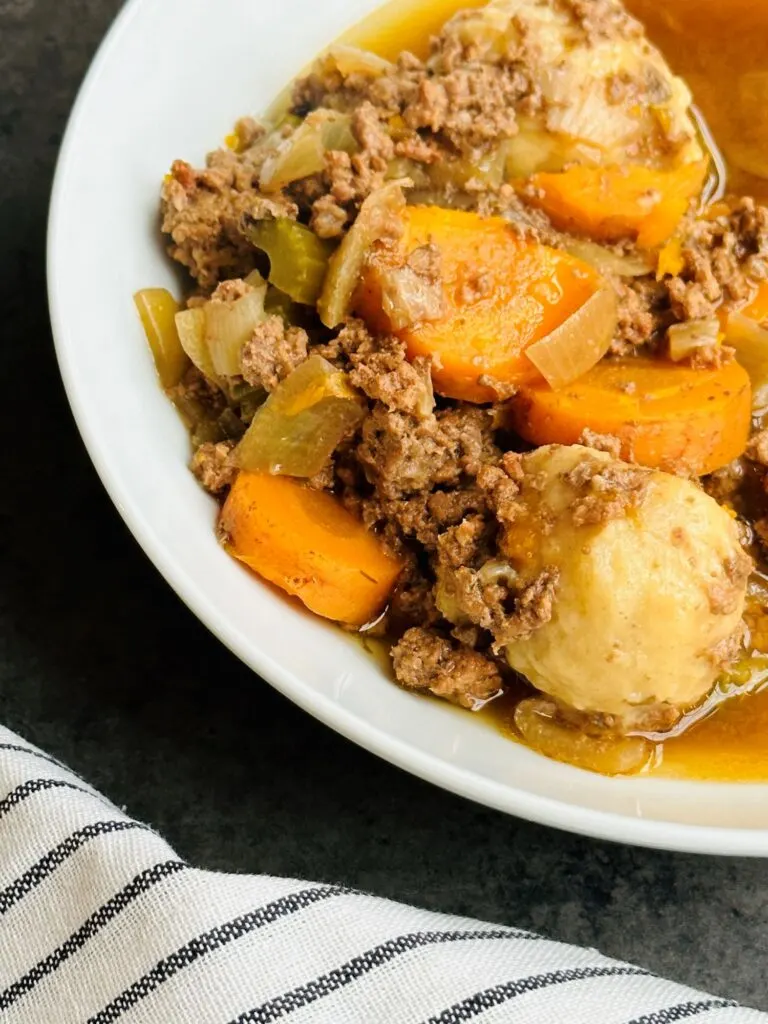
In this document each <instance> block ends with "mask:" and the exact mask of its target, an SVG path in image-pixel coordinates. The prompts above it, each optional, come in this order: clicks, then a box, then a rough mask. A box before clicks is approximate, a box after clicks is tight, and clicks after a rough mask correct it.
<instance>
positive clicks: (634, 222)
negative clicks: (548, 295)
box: [526, 160, 708, 249]
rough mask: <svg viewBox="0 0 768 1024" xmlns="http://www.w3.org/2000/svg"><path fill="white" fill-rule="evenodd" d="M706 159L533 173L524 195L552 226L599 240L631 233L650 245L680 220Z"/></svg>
mask: <svg viewBox="0 0 768 1024" xmlns="http://www.w3.org/2000/svg"><path fill="white" fill-rule="evenodd" d="M707 166H708V165H707V161H706V160H699V161H696V162H695V163H689V164H681V166H680V167H676V168H673V169H672V170H667V171H662V170H655V169H654V168H652V167H641V166H637V165H635V166H630V167H625V168H622V167H609V168H603V167H581V166H579V167H571V168H569V169H568V170H567V171H560V172H557V173H539V174H534V175H533V177H532V178H531V179H530V181H529V185H530V188H526V194H527V195H528V196H529V198H530V201H531V202H532V203H534V204H535V205H536V206H540V207H541V208H542V209H543V210H544V211H545V213H547V214H548V215H549V217H550V219H551V220H552V222H553V224H555V226H556V227H559V228H562V229H563V230H566V231H577V232H580V233H582V234H585V235H589V237H590V238H597V239H600V240H601V241H609V242H610V241H618V240H619V239H621V238H634V239H636V240H637V243H638V245H640V246H642V247H643V248H647V249H652V248H655V247H656V246H658V245H662V244H663V243H664V242H665V241H666V240H667V239H668V238H669V237H670V235H671V234H672V233H673V232H674V230H675V228H676V227H677V225H678V224H679V223H680V220H681V219H682V217H683V215H684V214H685V212H686V210H687V209H688V205H689V203H690V201H691V199H693V198H694V196H697V195H698V194H699V193H700V192H701V189H702V187H703V185H704V179H705V177H706V174H707Z"/></svg>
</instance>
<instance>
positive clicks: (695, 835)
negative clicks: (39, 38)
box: [46, 0, 768, 857]
mask: <svg viewBox="0 0 768 1024" xmlns="http://www.w3.org/2000/svg"><path fill="white" fill-rule="evenodd" d="M149 2H151V0H127V2H126V3H125V5H124V6H123V7H122V9H121V10H120V11H119V12H118V14H117V16H116V17H115V19H114V21H113V22H112V24H111V26H110V28H109V30H108V31H107V33H106V35H105V36H104V38H103V40H102V42H101V43H100V45H99V47H98V49H97V51H96V54H95V56H94V57H93V60H92V61H91V64H90V66H89V68H88V71H87V73H86V75H85V77H84V78H83V81H82V83H81V85H80V87H79V89H78V93H77V97H76V100H75V103H74V105H73V107H72V110H71V113H70V115H69V118H68V121H67V125H66V130H65V132H64V136H63V140H62V144H61V148H60V151H59V155H58V158H57V161H56V168H55V173H54V179H53V186H52V190H51V198H50V205H49V212H48V228H47V246H46V248H47V254H46V268H47V286H48V303H49V311H50V319H51V326H52V333H53V340H54V349H55V353H56V358H57V361H58V365H59V371H60V373H61V377H62V380H63V383H64V388H65V392H66V395H67V399H68V402H69V405H70V408H71V410H72V414H73V416H74V420H75V423H76V426H77V428H78V431H79V433H80V436H81V438H82V441H83V444H84V445H85V448H86V451H87V452H88V455H89V457H90V459H91V461H92V463H93V465H94V468H95V469H96V472H97V474H98V476H99V478H100V480H101V483H102V485H103V486H104V488H105V490H106V492H107V494H108V495H109V497H110V499H111V501H112V502H113V504H114V505H115V507H116V508H117V510H118V512H119V513H120V515H121V517H122V519H123V521H124V522H125V524H126V526H127V527H128V529H129V530H130V532H131V533H132V535H133V536H134V538H135V539H136V541H137V542H138V544H139V545H140V547H141V548H142V550H143V552H144V554H145V555H146V556H147V557H148V558H149V560H150V561H151V562H152V563H153V564H154V566H155V568H156V569H157V570H158V571H159V572H160V574H161V575H162V576H163V577H164V578H165V580H166V581H167V582H168V583H169V585H170V586H171V587H172V589H173V590H174V591H175V592H176V594H177V595H178V596H179V598H180V599H181V600H182V601H183V602H184V603H185V604H186V605H187V607H188V608H189V609H190V610H191V611H192V613H193V614H194V615H195V616H196V617H197V618H198V619H199V620H200V621H201V622H202V623H203V624H204V625H205V626H206V627H207V628H208V629H209V630H210V631H211V632H212V633H213V634H214V635H215V636H216V637H217V638H218V639H219V640H220V641H221V642H222V643H223V644H224V645H225V646H226V647H228V648H229V650H231V651H232V652H233V653H234V654H235V655H236V656H237V657H238V658H239V659H240V660H241V661H243V662H244V663H245V664H246V665H248V666H249V667H250V668H252V669H253V670H254V671H255V672H257V673H258V675H259V676H261V677H262V678H263V679H264V680H265V681H266V682H268V683H269V684H270V685H272V686H274V687H275V688H276V689H277V690H278V691H279V692H280V693H282V694H283V695H284V696H286V697H288V698H289V699H290V700H291V701H292V702H294V703H295V704H297V705H298V706H299V707H301V708H302V709H303V710H304V711H307V712H309V713H310V714H311V715H313V717H315V718H317V719H318V720H319V721H321V722H323V723H324V724H325V725H327V726H330V727H331V728H333V729H334V730H335V731H337V732H338V733H340V734H341V735H342V736H344V737H345V738H347V739H349V740H352V741H353V742H355V743H357V744H358V745H360V746H361V747H363V748H365V749H366V750H368V751H370V752H372V753H374V754H376V755H377V756H379V757H381V758H383V759H384V760H387V761H389V762H390V763H392V764H394V765H396V766H397V767H399V768H402V769H405V770H406V771H408V772H410V773H412V774H413V775H416V776H417V777H419V778H421V779H424V780H426V781H428V782H431V783H433V784H434V785H437V786H440V787H441V788H443V789H446V790H448V791H450V792H453V793H455V794H457V795H459V796H463V797H466V798H468V799H470V800H473V801H475V802H477V803H480V804H482V805H485V806H487V807H490V808H493V809H495V810H499V811H502V812H504V813H507V814H512V815H515V816H517V817H520V818H523V819H525V820H528V821H531V822H534V823H536V824H540V825H548V826H551V827H554V828H559V829H562V830H564V831H566V832H571V833H574V834H578V835H584V836H587V837H590V838H594V839H600V840H608V841H612V842H618V843H625V844H631V845H636V846H641V847H650V848H655V849H663V850H669V851H675V852H686V853H708V854H716V855H729V856H731V855H740V856H754V857H759V856H768V829H748V828H737V827H730V826H729V827H719V826H709V825H692V824H682V823H676V822H672V821H662V820H654V819H645V818H641V817H640V818H631V817H628V816H626V815H622V814H619V813H614V812H609V811H601V810H596V809H593V808H586V807H582V806H576V805H574V804H571V803H568V802H567V801H565V800H556V799H553V798H551V797H546V796H542V795H538V794H534V793H527V792H525V791H523V790H520V789H517V788H515V787H514V786H512V785H509V784H507V783H501V782H496V781H494V780H489V779H487V778H484V777H482V776H480V775H479V774H477V773H475V772H473V771H471V770H469V769H466V768H460V767H457V766H456V765H454V764H451V763H450V762H448V761H445V760H443V759H441V758H440V757H438V756H435V755H432V754H430V753H427V752H425V751H423V750H419V749H418V748H416V747H415V746H412V745H411V744H409V743H407V742H405V741H403V740H400V739H398V738H397V737H395V736H393V735H391V734H390V733H388V732H387V731H386V730H385V729H381V728H378V727H377V726H375V725H374V724H373V723H371V722H368V721H365V720H363V719H362V718H360V717H359V716H358V715H356V714H354V713H353V712H351V711H349V710H347V709H345V708H343V707H340V706H339V705H338V704H336V703H334V702H333V701H332V700H331V699H329V698H328V697H326V696H324V695H323V694H321V693H319V692H317V691H315V690H313V689H312V688H311V687H310V686H309V685H307V684H306V683H305V682H303V681H302V679H301V678H299V676H297V675H295V674H293V673H292V672H290V671H288V670H286V669H284V668H283V667H282V666H281V665H280V664H279V662H277V661H276V660H274V659H272V658H271V657H269V656H268V655H266V654H265V653H264V652H263V651H261V650H259V648H258V646H257V645H256V644H254V645H253V647H252V648H251V649H247V650H246V649H245V645H244V644H242V643H241V642H240V639H239V637H238V636H237V635H236V633H235V632H234V631H233V630H231V629H230V628H229V627H228V623H227V621H226V620H225V619H224V617H223V616H221V615H219V613H218V612H217V610H216V609H215V608H214V607H212V606H211V604H210V602H209V601H208V599H207V597H206V595H205V593H204V591H203V590H202V588H201V587H200V586H199V585H198V584H197V582H196V581H195V580H194V579H193V578H192V576H191V575H190V573H189V572H188V571H187V570H186V568H185V566H184V565H182V564H180V563H179V561H178V560H176V559H174V558H173V557H171V556H169V555H168V553H167V552H166V551H165V550H164V549H163V547H162V545H160V544H157V543H156V542H155V539H154V537H153V535H152V531H151V529H150V527H149V524H148V522H147V521H146V519H145V517H144V516H143V514H142V511H141V509H140V507H139V504H138V502H137V501H136V500H135V499H134V496H133V494H132V492H131V488H130V487H129V486H126V485H125V484H124V481H122V480H121V479H120V475H119V474H118V473H117V472H115V471H114V470H113V468H112V466H111V464H110V459H109V451H108V444H107V443H106V442H105V441H104V440H103V439H102V438H101V437H100V435H99V432H98V431H97V430H95V429H94V426H93V424H92V422H91V411H90V409H89V402H88V395H87V389H83V388H81V386H80V384H79V382H78V380H77V377H76V374H75V373H74V371H73V365H72V362H71V360H70V350H69V345H68V342H67V332H66V329H65V318H64V316H63V314H62V305H63V303H62V296H61V292H60V289H59V283H58V273H57V267H58V265H59V262H60V259H61V258H62V256H60V253H63V251H64V250H63V248H62V245H63V238H62V231H61V222H62V217H63V208H64V202H65V198H66V185H67V177H68V172H69V167H70V164H71V162H72V159H73V154H74V152H75V150H76V145H77V133H78V129H79V126H80V122H81V118H82V114H83V110H84V108H85V106H86V104H87V101H88V98H89V96H90V94H91V92H92V90H94V89H95V88H96V86H97V83H98V78H99V74H100V71H101V69H102V68H103V67H104V66H105V65H106V64H107V63H108V62H109V61H110V59H111V57H112V54H113V51H115V50H116V48H117V46H118V44H119V42H120V39H121V37H122V35H123V33H124V32H125V30H126V29H127V27H128V26H129V24H130V22H131V21H132V20H133V19H134V18H135V17H137V16H138V14H139V11H140V10H141V9H142V8H143V7H144V6H145V5H147V4H148V3H149ZM660 781H663V780H660ZM708 785H710V786H711V785H715V786H719V787H724V788H726V789H728V788H731V787H733V786H739V787H742V786H749V785H754V784H752V783H746V782H745V783H727V782H723V783H715V784H712V783H709V784H708Z"/></svg>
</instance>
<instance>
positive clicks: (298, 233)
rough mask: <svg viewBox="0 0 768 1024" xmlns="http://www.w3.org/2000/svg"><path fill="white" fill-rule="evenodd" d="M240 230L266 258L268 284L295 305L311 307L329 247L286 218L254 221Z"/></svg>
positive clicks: (323, 271) (318, 287)
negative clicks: (297, 303)
mask: <svg viewBox="0 0 768 1024" xmlns="http://www.w3.org/2000/svg"><path fill="white" fill-rule="evenodd" d="M243 230H244V234H245V237H246V238H247V239H248V241H249V242H252V243H253V244H254V245H255V246H256V247H257V248H258V249H261V250H263V251H264V252H265V253H266V254H267V256H269V280H270V283H271V284H273V285H274V286H275V287H276V288H279V289H280V291H281V292H284V293H285V294H286V295H289V296H290V297H291V298H292V299H293V300H294V301H295V302H301V303H303V304H304V305H308V306H314V304H315V303H316V302H317V299H318V296H319V295H320V291H321V289H322V287H323V280H324V279H325V273H326V270H327V269H328V258H329V256H330V254H331V252H332V251H333V245H332V244H331V243H329V242H327V241H324V240H323V239H321V238H318V237H317V235H316V234H315V233H314V231H310V229H309V228H308V227H305V226H304V225H303V224H299V223H297V222H296V221H295V220H290V219H289V218H288V217H278V218H276V219H274V220H260V221H255V222H254V223H251V224H246V225H245V226H244V229H243Z"/></svg>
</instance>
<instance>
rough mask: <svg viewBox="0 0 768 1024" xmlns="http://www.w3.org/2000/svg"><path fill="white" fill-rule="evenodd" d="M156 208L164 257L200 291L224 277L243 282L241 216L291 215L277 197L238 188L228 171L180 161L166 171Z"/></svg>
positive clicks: (249, 255)
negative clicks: (164, 241)
mask: <svg viewBox="0 0 768 1024" xmlns="http://www.w3.org/2000/svg"><path fill="white" fill-rule="evenodd" d="M161 208H162V218H163V219H162V230H163V231H164V232H165V233H166V234H167V235H169V236H170V239H171V242H170V245H169V247H168V251H169V252H170V255H171V256H172V257H173V259H175V260H177V261H178V262H179V263H181V264H182V265H183V266H185V267H186V268H187V270H189V272H190V274H191V275H192V276H193V277H194V278H195V280H196V281H197V283H198V284H199V285H200V287H201V288H202V289H204V290H206V291H210V289H212V288H213V287H214V286H215V285H216V283H217V282H218V281H220V280H222V279H224V278H230V277H245V276H246V275H247V274H249V273H250V271H251V270H253V268H254V249H253V246H252V245H250V243H249V242H248V241H247V240H246V239H245V238H244V237H243V235H242V233H241V231H240V225H241V222H242V220H243V217H244V216H246V215H248V216H250V217H253V218H255V219H260V218H264V217H268V216H281V217H295V216H296V207H295V206H294V204H292V203H290V202H289V201H288V200H286V199H283V198H282V197H280V196H272V197H269V198H268V197H266V196H263V195H261V194H260V193H259V192H258V191H256V189H255V188H252V187H251V188H247V189H245V190H240V189H238V188H237V187H236V186H235V183H234V173H233V171H232V170H231V169H223V168H220V167H209V168H206V169H205V170H202V171H197V170H195V169H194V168H192V167H191V166H190V165H189V164H187V163H185V162H184V161H183V160H176V161H175V162H174V164H173V166H172V167H171V173H170V175H169V176H168V178H167V180H166V181H165V183H164V185H163V189H162V197H161Z"/></svg>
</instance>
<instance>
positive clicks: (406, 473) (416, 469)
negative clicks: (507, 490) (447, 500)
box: [357, 403, 497, 498]
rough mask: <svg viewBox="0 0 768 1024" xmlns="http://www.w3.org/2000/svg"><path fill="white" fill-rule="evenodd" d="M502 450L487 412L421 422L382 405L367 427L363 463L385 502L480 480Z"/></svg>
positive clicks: (453, 412) (446, 414) (360, 453)
mask: <svg viewBox="0 0 768 1024" xmlns="http://www.w3.org/2000/svg"><path fill="white" fill-rule="evenodd" d="M496 454H497V450H496V447H495V445H494V444H493V440H492V429H491V418H490V416H489V415H488V414H487V413H486V412H485V411H484V410H481V409H467V408H459V409H448V410H445V411H442V412H439V413H438V414H437V415H436V416H429V417H427V418H425V419H423V420H421V421H417V420H414V419H413V417H411V416H408V415H406V414H404V413H402V412H391V411H390V410H389V409H387V407H386V406H384V405H383V404H381V403H377V404H376V405H375V406H374V408H373V410H372V412H371V413H370V415H369V416H368V417H367V419H366V420H365V422H364V423H363V430H362V440H361V442H360V445H359V447H358V449H357V457H358V459H359V461H360V464H361V465H362V467H363V469H364V471H365V474H366V476H367V477H368V479H369V480H370V482H371V483H372V484H374V485H375V486H376V487H377V488H378V489H379V492H380V493H381V495H382V496H383V497H385V498H399V497H402V496H404V495H408V494H415V493H418V492H419V491H428V490H431V489H432V488H434V487H436V486H438V485H441V484H448V485H456V484H458V483H459V482H460V481H461V480H462V478H463V477H464V476H476V475H477V473H478V472H479V470H480V467H481V466H482V465H483V463H484V462H486V461H492V460H493V458H494V457H495V456H496Z"/></svg>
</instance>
